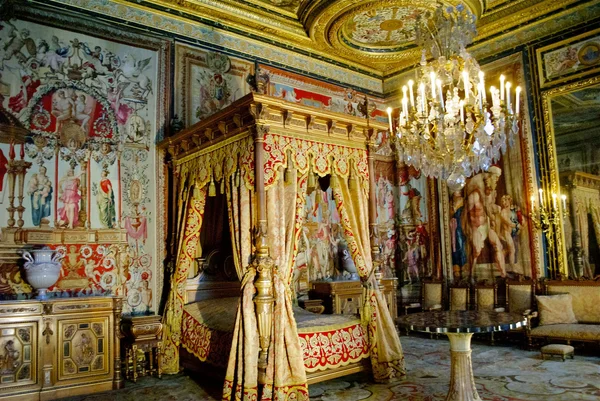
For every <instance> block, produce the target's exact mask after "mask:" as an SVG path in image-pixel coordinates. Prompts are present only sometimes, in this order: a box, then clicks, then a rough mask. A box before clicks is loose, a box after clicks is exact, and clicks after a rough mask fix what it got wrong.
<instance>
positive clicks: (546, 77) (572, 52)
mask: <svg viewBox="0 0 600 401" xmlns="http://www.w3.org/2000/svg"><path fill="white" fill-rule="evenodd" d="M599 33H600V30H598V29H595V30H593V31H590V32H586V33H585V34H583V35H579V36H575V37H571V38H569V39H566V40H562V41H559V42H552V43H551V44H549V45H548V46H544V47H541V48H539V49H536V54H537V58H538V67H539V78H540V84H541V87H546V86H549V85H551V84H555V83H559V82H564V81H565V80H568V79H572V78H574V77H581V76H585V75H588V74H592V73H595V72H597V71H598V70H599V67H600V35H599Z"/></svg>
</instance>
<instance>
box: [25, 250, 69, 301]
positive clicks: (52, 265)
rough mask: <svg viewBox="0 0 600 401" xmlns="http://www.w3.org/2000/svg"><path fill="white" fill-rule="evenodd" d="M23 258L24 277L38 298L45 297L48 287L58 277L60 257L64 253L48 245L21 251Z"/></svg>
mask: <svg viewBox="0 0 600 401" xmlns="http://www.w3.org/2000/svg"><path fill="white" fill-rule="evenodd" d="M21 254H22V255H23V259H25V264H24V265H23V267H24V268H25V277H26V278H27V281H28V282H29V284H30V285H31V286H32V287H33V288H34V289H36V290H37V292H38V295H37V298H38V299H46V298H47V297H48V296H47V291H48V287H51V286H53V285H54V283H56V281H57V280H58V278H59V277H60V268H61V263H60V261H61V259H62V258H63V257H64V255H63V254H62V253H60V252H58V251H55V250H52V249H50V248H49V247H44V248H42V249H34V250H31V251H21Z"/></svg>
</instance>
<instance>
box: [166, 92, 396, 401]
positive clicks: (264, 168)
mask: <svg viewBox="0 0 600 401" xmlns="http://www.w3.org/2000/svg"><path fill="white" fill-rule="evenodd" d="M386 128H387V127H386V125H385V124H382V123H379V122H376V121H373V120H369V119H363V118H358V117H353V116H348V115H344V114H339V113H333V112H328V111H326V110H321V109H316V108H312V107H307V106H303V105H299V104H293V103H288V102H285V101H283V100H281V99H278V98H272V97H269V96H264V95H258V94H249V95H247V96H245V97H243V98H241V99H239V100H238V101H236V102H234V103H233V104H231V105H230V106H229V107H227V108H226V109H224V110H222V111H220V112H219V113H217V114H215V115H213V116H211V117H208V118H206V119H204V120H202V121H201V122H199V123H197V124H195V125H194V126H191V127H189V128H187V129H185V130H184V131H182V132H180V133H178V134H176V135H174V136H172V137H169V138H167V139H165V140H164V141H162V142H161V143H160V144H159V147H160V148H166V149H167V150H168V152H169V154H170V156H171V158H172V163H171V168H172V169H173V171H172V172H173V180H172V181H173V182H172V183H171V185H170V186H171V188H172V194H173V198H172V207H173V216H174V218H173V220H174V230H173V231H172V232H175V233H177V237H176V246H177V249H176V250H174V258H175V259H176V263H175V269H174V272H173V273H172V276H171V292H170V296H169V300H168V303H167V307H166V310H165V322H166V331H165V339H164V344H165V349H164V366H165V371H166V372H171V373H176V372H177V371H178V370H179V349H178V347H179V344H180V342H181V324H182V316H183V306H184V303H185V282H186V279H187V278H188V275H189V272H190V271H191V270H192V269H193V266H194V263H195V258H196V256H198V255H199V254H200V253H201V250H200V249H199V248H200V242H199V237H200V229H201V226H202V219H203V214H204V205H205V204H206V197H207V196H214V195H215V194H216V192H217V190H220V192H221V193H222V194H224V195H225V197H226V199H227V209H228V217H229V228H230V233H231V241H232V248H233V254H234V255H233V256H234V261H235V267H236V271H237V275H238V278H239V280H240V281H241V283H242V284H241V295H240V301H239V304H238V307H237V316H236V322H235V326H234V330H233V341H232V346H231V351H230V356H229V363H228V366H227V372H226V377H225V385H224V393H223V399H257V398H260V399H263V400H266V399H280V400H283V399H288V398H294V397H295V398H296V399H308V389H307V378H306V372H305V370H304V363H303V361H302V358H303V356H302V352H301V350H300V345H299V341H298V330H297V327H296V322H295V320H294V314H293V312H292V300H291V295H290V293H291V290H290V282H291V276H292V271H293V268H294V262H295V257H296V254H297V251H298V243H299V237H300V233H301V230H302V225H303V218H304V213H303V211H304V205H305V202H306V191H307V189H306V187H307V181H308V177H309V176H310V175H311V174H316V175H319V176H321V177H322V176H325V175H330V177H331V188H332V191H333V196H334V198H335V203H336V206H337V210H338V212H339V214H340V221H341V226H342V229H343V234H344V238H345V240H346V241H347V243H348V248H349V250H350V252H351V255H352V257H353V259H354V262H355V264H356V267H357V270H358V272H359V275H360V278H361V282H362V283H363V288H364V290H363V291H364V300H365V301H364V306H363V309H362V310H361V320H362V324H363V326H364V330H365V332H366V333H367V338H368V350H369V355H370V360H371V368H372V370H373V374H374V377H375V379H376V380H379V381H385V380H391V379H393V378H395V377H397V376H399V375H402V374H404V358H403V354H402V348H401V345H400V340H399V338H398V335H397V333H396V330H395V327H394V323H393V320H392V317H391V315H390V313H389V310H388V308H387V306H386V301H385V299H384V297H383V295H382V293H381V291H380V284H381V283H380V282H378V278H380V275H379V274H377V272H378V265H379V247H378V244H377V242H376V241H377V238H378V237H377V224H376V218H375V213H376V209H375V208H376V206H375V183H374V182H373V180H374V174H373V164H374V163H373V157H374V156H373V152H372V146H373V142H372V141H373V139H374V138H375V137H376V134H377V132H379V131H383V130H385V129H386ZM255 333H258V336H256V335H255Z"/></svg>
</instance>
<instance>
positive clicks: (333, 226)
mask: <svg viewBox="0 0 600 401" xmlns="http://www.w3.org/2000/svg"><path fill="white" fill-rule="evenodd" d="M309 181H310V182H309V188H308V189H307V195H306V204H305V206H304V212H305V220H304V226H303V227H302V234H301V237H300V242H299V245H298V248H299V251H298V256H297V258H296V266H295V268H294V275H293V278H292V286H293V288H295V289H296V294H297V296H298V297H302V296H307V295H308V290H309V289H310V282H311V281H315V280H335V279H341V278H345V279H349V278H351V274H349V273H348V272H346V270H345V269H344V265H343V263H345V262H344V261H347V260H348V256H349V257H350V260H349V263H353V262H351V261H352V257H351V256H350V253H349V251H348V248H347V244H346V243H345V241H344V239H343V235H342V229H341V226H340V216H339V214H338V211H337V208H336V204H335V201H334V200H333V193H332V190H331V187H330V186H329V176H326V177H323V178H319V179H316V178H315V179H314V180H312V179H311V180H309ZM344 250H345V251H346V253H344ZM355 278H356V279H358V276H357V277H355Z"/></svg>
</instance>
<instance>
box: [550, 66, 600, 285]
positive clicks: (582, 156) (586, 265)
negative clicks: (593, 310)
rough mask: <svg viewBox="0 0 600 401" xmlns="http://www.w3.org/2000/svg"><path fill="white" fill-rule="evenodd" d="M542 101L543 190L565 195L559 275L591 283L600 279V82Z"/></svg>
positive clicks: (572, 87)
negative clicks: (546, 167)
mask: <svg viewBox="0 0 600 401" xmlns="http://www.w3.org/2000/svg"><path fill="white" fill-rule="evenodd" d="M543 98H544V99H543V100H544V114H545V116H546V128H547V130H546V131H547V133H548V135H549V138H547V139H548V144H549V145H550V146H549V149H548V150H549V152H550V153H552V154H549V155H548V156H549V167H550V172H551V174H550V176H551V177H550V188H548V189H549V190H551V191H553V192H555V193H557V195H558V194H560V195H566V196H565V199H564V201H563V200H562V199H561V198H560V197H558V200H557V202H556V203H558V205H557V207H556V215H555V218H556V219H557V222H558V223H559V224H557V231H558V232H559V235H557V239H558V240H559V241H557V242H558V243H557V246H558V247H560V249H561V251H562V252H559V253H560V254H561V259H562V261H561V263H560V265H561V268H560V272H561V273H562V275H568V276H569V278H581V277H586V278H594V277H597V276H599V275H600V77H596V78H592V79H588V80H585V81H582V82H577V83H574V84H570V85H567V86H564V87H560V88H556V89H552V90H550V91H548V92H546V93H544V95H543ZM552 145H553V146H552ZM553 150H554V151H553ZM549 199H552V198H549ZM549 203H550V202H549Z"/></svg>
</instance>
